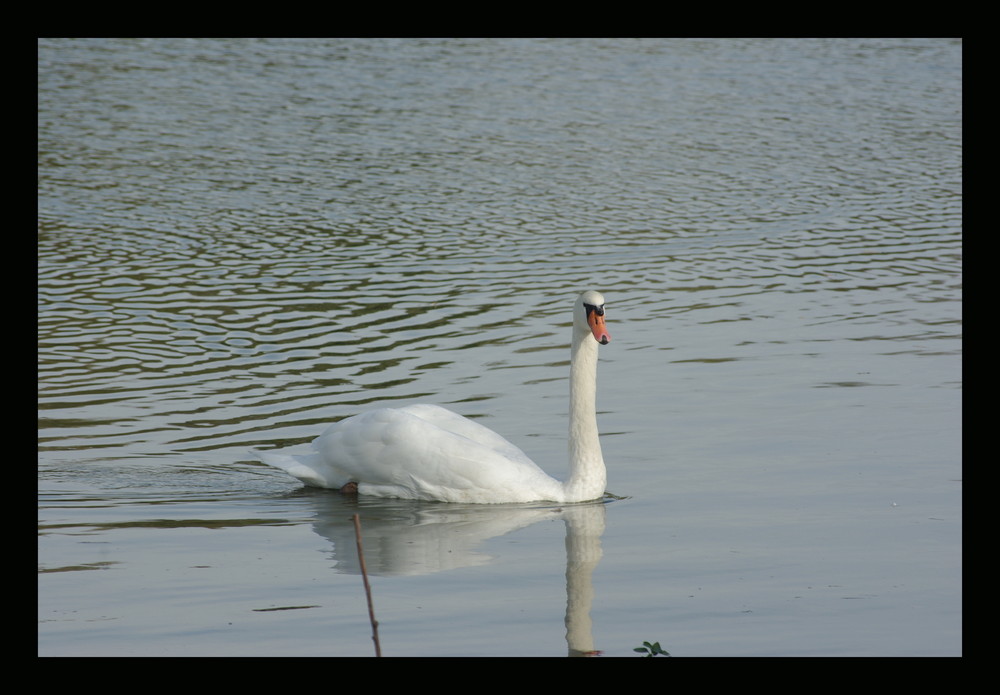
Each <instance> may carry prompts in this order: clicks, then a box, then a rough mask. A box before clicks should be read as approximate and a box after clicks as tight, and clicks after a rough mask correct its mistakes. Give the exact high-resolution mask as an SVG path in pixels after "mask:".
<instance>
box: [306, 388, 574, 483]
mask: <svg viewBox="0 0 1000 695" xmlns="http://www.w3.org/2000/svg"><path fill="white" fill-rule="evenodd" d="M313 445H314V446H315V447H316V450H317V452H318V454H319V456H320V458H321V459H322V461H323V465H324V466H325V467H327V468H329V469H331V470H336V471H343V472H344V473H346V474H347V475H348V476H349V477H350V479H351V480H355V481H357V482H358V483H359V486H360V491H361V492H363V493H366V494H373V495H381V496H393V497H405V498H416V499H434V500H442V501H454V502H518V501H525V502H528V501H533V500H538V499H558V497H557V496H558V495H559V494H560V493H561V484H560V483H558V482H557V481H556V480H554V479H553V478H551V477H549V476H548V475H547V474H546V473H545V472H544V471H542V469H541V468H539V467H538V466H536V465H535V464H534V463H533V462H532V461H531V460H530V459H528V457H527V456H525V455H524V453H523V452H522V451H521V450H520V449H518V448H517V447H515V446H514V445H513V444H511V443H510V442H507V441H506V440H505V439H503V438H502V437H500V436H499V435H497V434H496V433H494V432H492V431H490V430H488V429H486V428H485V427H483V426H482V425H478V424H476V423H474V422H472V421H471V420H467V419H466V418H463V417H461V416H459V415H456V414H454V413H450V411H447V410H445V409H444V408H439V407H437V406H411V407H409V408H402V409H391V408H383V409H380V410H372V411H369V412H365V413H362V414H360V415H355V416H354V417H351V418H348V419H346V420H342V421H341V422H338V423H336V424H335V425H332V426H331V427H330V428H329V429H328V430H327V431H326V432H324V433H323V434H322V435H320V436H319V437H317V438H316V440H314V442H313Z"/></svg>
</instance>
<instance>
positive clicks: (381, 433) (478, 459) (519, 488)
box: [255, 291, 611, 504]
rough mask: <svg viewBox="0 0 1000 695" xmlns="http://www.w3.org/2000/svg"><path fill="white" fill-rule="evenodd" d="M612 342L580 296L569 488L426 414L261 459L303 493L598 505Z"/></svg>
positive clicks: (487, 436)
mask: <svg viewBox="0 0 1000 695" xmlns="http://www.w3.org/2000/svg"><path fill="white" fill-rule="evenodd" d="M610 340H611V336H610V335H608V331H607V329H606V328H605V325H604V297H603V296H601V294H600V293H598V292H594V291H588V292H584V293H583V294H581V295H580V297H579V299H577V301H576V304H575V305H574V308H573V346H572V353H571V357H572V359H571V366H570V403H569V468H570V472H569V479H568V480H566V482H560V481H558V480H556V479H555V478H552V477H551V476H549V475H547V474H546V473H545V471H543V470H542V469H541V468H539V467H538V466H537V465H536V464H535V463H534V462H532V461H531V459H529V458H528V457H527V456H526V455H525V454H524V452H522V451H521V450H520V449H518V448H517V447H516V446H514V445H513V444H511V443H510V442H508V441H507V440H506V439H504V438H503V437H501V436H500V435H499V434H496V433H495V432H493V431H492V430H490V429H488V428H486V427H483V426H482V425H480V424H478V423H476V422H473V421H472V420H469V419H467V418H464V417H462V416H461V415H458V414H456V413H453V412H451V411H450V410H447V409H445V408H442V407H440V406H436V405H426V404H418V405H411V406H407V407H405V408H398V409H396V408H383V409H380V410H373V411H370V412H366V413H362V414H360V415H355V416H353V417H350V418H347V419H346V420H342V421H340V422H338V423H335V424H333V425H331V426H330V427H329V428H328V429H327V430H326V431H325V432H324V433H323V434H321V435H320V436H319V437H317V438H316V439H315V440H313V449H314V450H315V451H314V453H311V454H306V455H299V456H290V455H287V454H268V453H263V452H255V453H256V454H257V456H258V457H259V458H260V459H261V460H262V461H264V463H267V464H269V465H272V466H276V467H277V468H281V469H282V470H285V471H287V472H288V473H290V474H291V475H293V476H295V477H296V478H298V479H299V480H301V481H302V482H303V483H306V484H307V485H313V486H316V487H327V488H340V489H344V490H345V491H352V492H353V491H354V490H356V491H357V492H358V493H359V494H362V495H374V496H377V497H399V498H403V499H420V500H433V501H439V502H465V503H479V504H497V503H503V502H534V501H540V500H550V501H553V502H584V501H587V500H593V499H597V498H598V497H600V496H601V495H603V494H604V486H605V483H606V482H607V473H606V471H605V468H604V458H603V457H602V455H601V444H600V442H599V441H598V434H597V412H596V395H597V345H598V343H600V344H602V345H606V344H607V343H608V342H609V341H610Z"/></svg>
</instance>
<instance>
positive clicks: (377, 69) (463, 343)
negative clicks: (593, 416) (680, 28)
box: [38, 39, 962, 657]
mask: <svg viewBox="0 0 1000 695" xmlns="http://www.w3.org/2000/svg"><path fill="white" fill-rule="evenodd" d="M38 83H39V99H38V101H39V131H38V135H39V169H38V172H39V194H38V195H39V198H38V209H39V217H38V220H39V222H38V228H39V233H38V239H39V242H38V298H39V308H38V374H39V382H38V396H39V401H38V402H39V431H38V441H39V483H38V489H39V545H38V565H39V590H38V609H39V612H38V614H39V627H38V645H39V646H38V649H39V653H40V654H42V655H121V654H127V655H190V654H194V655H247V656H249V655H253V656H259V655H315V656H329V655H333V656H344V655H362V656H366V655H371V654H373V653H374V649H373V644H372V640H371V635H370V627H369V622H368V613H367V606H366V603H365V598H364V591H363V586H362V582H361V578H360V576H359V575H358V573H357V572H358V570H357V567H358V564H357V551H356V547H355V544H354V530H353V526H352V525H351V522H350V517H351V515H352V514H354V513H358V514H359V515H360V517H361V520H362V525H363V530H364V538H365V541H364V542H365V556H366V561H367V564H368V568H369V571H370V572H371V573H372V574H373V575H374V576H373V577H372V590H373V594H374V602H375V611H376V616H377V618H378V619H379V622H380V637H381V644H382V649H383V653H385V654H387V655H390V656H411V655H426V656H450V655H461V656H465V655H468V656H475V655H493V656H521V655H523V656H549V655H566V654H567V653H578V652H586V651H590V650H600V651H602V652H603V653H604V654H605V655H606V656H629V657H636V656H637V655H636V654H635V653H634V652H633V651H632V648H633V647H637V646H639V645H640V644H641V643H642V642H643V641H644V640H646V641H659V642H660V643H661V645H662V646H663V648H665V649H666V650H668V651H669V652H670V653H671V654H674V655H676V656H720V655H721V656H744V655H746V656H755V655H774V656H786V655H820V656H827V655H829V656H837V655H866V656H867V655H870V656H881V655H888V656H917V655H944V656H948V655H958V654H961V653H962V639H961V631H962V623H961V605H962V596H961V578H962V553H961V540H962V504H961V500H962V491H961V487H962V485H961V477H962V471H961V388H962V383H961V349H962V345H961V343H962V325H961V269H962V259H961V203H962V177H961V155H962V152H961V139H962V112H961V103H962V101H961V95H962V45H961V43H960V42H957V41H948V40H930V39H921V40H775V41H762V40H752V41H749V40H748V41H743V40H704V41H703V40H573V39H560V40H553V41H548V40H474V41H472V40H427V41H422V40H369V39H366V40H329V41H328V40H149V41H144V40H42V41H40V42H39V52H38ZM586 287H593V288H595V289H599V290H601V291H602V292H603V293H604V294H605V296H606V298H607V300H608V311H609V313H608V325H609V329H610V332H611V335H612V337H613V342H612V343H611V344H610V345H608V346H607V347H604V348H602V349H601V366H600V374H599V379H600V393H599V408H600V414H599V423H600V426H601V430H602V444H603V448H604V453H605V458H606V459H607V461H608V465H609V491H610V492H612V493H614V494H615V495H617V496H619V497H621V498H622V499H615V500H609V501H608V502H607V503H597V504H588V505H580V506H575V507H566V508H555V507H551V506H548V505H544V504H540V505H524V506H513V507H511V506H501V507H463V506H459V505H439V504H419V503H406V502H401V501H392V500H369V499H364V498H362V499H360V500H355V501H352V500H346V499H343V498H341V497H340V496H339V495H336V494H333V493H330V492H328V491H320V490H309V489H303V488H302V487H301V486H300V485H299V484H298V483H297V482H296V481H295V480H293V479H291V478H289V477H287V476H286V475H285V474H284V473H282V472H280V471H275V470H271V469H268V468H265V467H263V466H262V465H260V464H257V463H255V462H254V461H252V460H251V458H250V457H249V456H248V455H247V450H248V449H251V448H265V449H266V448H273V447H286V446H298V445H305V444H306V443H307V442H308V441H309V440H310V439H311V438H312V437H314V436H315V435H317V434H319V432H321V431H322V429H323V428H324V426H325V425H326V424H327V423H329V422H332V421H335V420H338V419H340V418H343V417H346V416H349V415H352V414H354V413H357V412H359V411H361V410H363V409H366V408H370V407H375V406H379V405H392V404H405V403H409V402H414V401H430V402H436V403H441V404H444V405H447V406H449V407H451V408H452V409H454V410H457V411H458V412H461V413H463V414H465V415H467V416H470V417H475V418H478V419H479V420H480V422H483V423H484V424H486V425H488V426H490V427H491V428H493V429H495V430H497V431H499V432H501V433H503V434H504V435H505V436H507V437H509V438H510V439H511V440H512V441H513V442H515V443H516V444H518V445H520V446H521V448H523V449H524V450H525V451H526V452H527V453H529V455H532V456H533V457H534V458H535V460H536V461H538V462H539V463H540V464H541V465H542V466H543V467H544V468H546V469H547V470H548V471H549V472H551V473H553V474H554V475H556V476H557V477H559V476H562V475H563V474H564V472H565V469H566V453H565V427H566V421H565V413H566V409H567V393H566V390H567V384H566V376H567V371H568V360H569V354H568V341H569V326H570V321H569V315H568V307H569V304H570V303H571V302H572V300H573V298H574V297H575V296H576V294H577V293H578V291H579V290H580V289H583V288H586Z"/></svg>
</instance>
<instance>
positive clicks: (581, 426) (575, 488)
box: [565, 331, 608, 502]
mask: <svg viewBox="0 0 1000 695" xmlns="http://www.w3.org/2000/svg"><path fill="white" fill-rule="evenodd" d="M607 482H608V480H607V471H606V470H605V468H604V457H603V456H602V455H601V442H600V441H599V439H598V434H597V341H596V340H594V338H593V336H591V335H590V333H589V332H583V331H574V334H573V351H572V359H571V363H570V369H569V480H567V481H566V484H565V489H566V500H565V501H566V502H584V501H586V500H592V499H597V498H598V497H600V496H601V495H603V494H604V488H605V485H606V484H607Z"/></svg>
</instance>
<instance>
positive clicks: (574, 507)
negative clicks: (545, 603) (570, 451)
mask: <svg viewBox="0 0 1000 695" xmlns="http://www.w3.org/2000/svg"><path fill="white" fill-rule="evenodd" d="M313 499H315V500H316V505H315V506H316V516H315V519H314V521H313V529H314V530H315V531H316V533H317V534H318V535H320V536H321V537H323V538H325V539H327V540H328V541H330V543H331V544H332V546H333V556H334V558H335V559H336V565H335V567H334V569H335V571H337V572H341V573H344V574H360V573H361V566H360V563H359V560H358V552H357V542H356V538H355V531H354V525H353V523H352V522H351V516H352V514H353V513H354V512H357V513H358V515H359V516H360V518H361V533H362V542H363V547H364V555H365V567H366V569H367V572H368V574H369V575H370V576H383V577H405V576H417V575H426V574H432V573H435V572H446V571H449V570H454V569H458V568H461V567H474V566H481V565H485V564H488V563H490V562H493V561H494V558H492V557H490V556H489V555H486V554H485V553H483V552H481V551H480V550H479V548H480V546H481V545H482V544H483V543H485V542H487V541H489V540H490V539H492V538H497V537H500V536H503V535H505V534H508V533H511V532H513V531H516V530H518V529H522V528H525V527H527V526H530V525H532V524H535V523H538V522H541V521H553V520H559V519H561V520H563V522H564V523H565V526H566V543H565V547H566V641H567V646H568V650H569V655H570V656H594V655H597V654H598V652H597V651H596V650H595V648H594V638H593V630H592V624H591V618H590V609H591V605H592V603H593V600H594V589H593V582H592V575H593V572H594V569H595V568H596V567H597V564H598V562H599V561H600V559H601V536H602V535H603V533H604V524H605V514H606V509H605V507H606V500H597V501H594V502H586V503H581V504H569V505H542V504H537V505H527V504H525V505H503V506H494V505H456V504H433V503H431V504H428V503H426V502H414V501H410V500H378V499H369V500H365V498H360V500H359V502H358V503H353V502H352V501H351V500H349V499H346V498H343V497H341V496H339V495H336V496H331V495H329V494H315V495H314V496H313ZM375 602H376V611H377V604H378V597H377V596H376V597H375ZM380 627H381V628H382V629H383V634H384V630H385V629H386V628H387V627H388V628H389V629H391V622H390V621H389V620H386V619H385V618H384V617H382V618H381V619H380Z"/></svg>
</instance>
